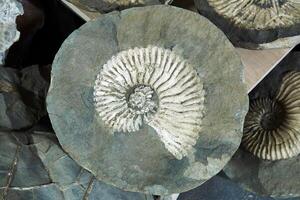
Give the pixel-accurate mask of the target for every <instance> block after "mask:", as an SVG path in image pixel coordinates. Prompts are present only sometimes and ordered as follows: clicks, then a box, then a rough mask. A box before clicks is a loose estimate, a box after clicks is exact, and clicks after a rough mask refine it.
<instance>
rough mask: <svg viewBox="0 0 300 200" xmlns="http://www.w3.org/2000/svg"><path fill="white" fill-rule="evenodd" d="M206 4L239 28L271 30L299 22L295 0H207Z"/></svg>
mask: <svg viewBox="0 0 300 200" xmlns="http://www.w3.org/2000/svg"><path fill="white" fill-rule="evenodd" d="M208 3H209V5H210V6H212V7H213V8H214V9H215V11H216V12H217V13H218V14H219V15H221V16H223V17H224V18H226V19H228V20H230V21H232V22H233V23H234V24H235V25H236V26H238V27H241V28H247V29H256V30H261V29H273V28H278V27H290V26H292V25H294V24H296V23H299V22H300V2H299V1H297V0H208Z"/></svg>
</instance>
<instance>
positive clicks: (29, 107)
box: [0, 66, 50, 130]
mask: <svg viewBox="0 0 300 200" xmlns="http://www.w3.org/2000/svg"><path fill="white" fill-rule="evenodd" d="M47 71H50V68H49V66H44V67H38V66H31V67H27V68H24V69H23V70H21V71H17V70H14V69H11V68H4V67H0V129H2V130H18V129H23V128H28V127H31V126H32V125H34V124H35V123H36V122H37V121H38V120H39V119H40V118H41V117H43V116H45V115H46V113H47V112H46V106H45V98H46V94H47V91H48V86H49V77H48V80H47V76H48V75H47Z"/></svg>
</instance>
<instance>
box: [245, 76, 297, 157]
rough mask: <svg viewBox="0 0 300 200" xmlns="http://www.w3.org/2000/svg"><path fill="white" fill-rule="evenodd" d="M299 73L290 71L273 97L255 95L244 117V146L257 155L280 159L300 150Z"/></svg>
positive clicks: (291, 155)
mask: <svg viewBox="0 0 300 200" xmlns="http://www.w3.org/2000/svg"><path fill="white" fill-rule="evenodd" d="M299 103H300V73H299V72H290V73H289V74H287V75H286V76H285V77H284V78H283V81H282V85H281V87H280V89H279V91H278V94H277V95H276V97H275V98H274V99H268V98H264V99H256V100H254V101H253V102H252V103H251V105H250V110H249V112H248V114H247V116H246V119H245V126H244V136H243V142H242V144H243V146H244V147H245V148H246V149H247V150H249V151H250V152H252V153H253V154H254V155H256V156H258V157H259V158H262V159H267V160H279V159H286V158H291V157H294V156H297V155H298V154H299V153H300V106H299V105H300V104H299Z"/></svg>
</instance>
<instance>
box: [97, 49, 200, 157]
mask: <svg viewBox="0 0 300 200" xmlns="http://www.w3.org/2000/svg"><path fill="white" fill-rule="evenodd" d="M94 100H95V107H96V110H97V112H98V114H99V116H100V117H101V119H102V120H103V122H104V123H105V124H106V125H107V126H108V127H110V128H112V129H113V130H114V131H117V132H121V131H122V132H127V133H130V132H135V131H139V130H140V129H142V128H143V126H151V127H152V128H153V129H155V131H156V132H157V134H158V136H159V138H160V139H161V141H162V142H163V143H164V145H165V148H166V149H167V150H168V151H169V152H170V153H172V154H173V155H174V156H175V157H176V158H177V159H182V157H184V156H186V155H188V154H189V153H190V152H191V151H193V146H194V145H195V144H196V141H197V139H198V134H199V132H200V130H201V120H202V117H203V110H204V89H203V85H202V83H201V80H200V78H199V76H198V75H197V72H196V70H195V69H194V68H193V67H192V66H190V65H189V64H188V63H187V62H186V61H185V60H184V59H182V58H181V57H180V56H178V55H176V54H175V53H173V52H172V51H171V50H168V49H164V48H160V47H155V46H148V47H147V48H134V49H129V50H126V51H122V52H120V53H118V54H117V55H115V56H113V57H112V58H111V60H109V61H108V62H107V63H106V64H105V65H104V66H103V69H102V71H101V72H100V73H99V74H98V76H97V79H96V82H95V87H94Z"/></svg>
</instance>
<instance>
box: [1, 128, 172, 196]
mask: <svg viewBox="0 0 300 200" xmlns="http://www.w3.org/2000/svg"><path fill="white" fill-rule="evenodd" d="M0 199H8V200H12V199H13V200H34V199H38V200H49V199H55V200H81V199H89V200H108V199H112V200H153V198H152V197H151V196H146V195H144V194H139V193H132V192H124V191H121V190H119V189H117V188H114V187H112V186H109V185H106V184H104V183H102V182H100V181H97V180H96V179H95V178H94V177H93V176H92V175H91V174H90V173H89V172H88V171H86V170H84V169H83V168H81V167H80V166H79V165H77V164H76V162H75V161H73V160H72V159H71V158H70V157H69V156H68V155H67V154H66V153H65V152H64V151H63V150H62V149H61V148H60V146H59V144H58V142H57V140H56V138H55V135H54V134H53V133H41V132H39V133H29V132H26V133H25V132H15V133H13V132H6V133H5V132H0ZM167 199H168V198H167V197H166V198H162V200H167Z"/></svg>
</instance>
